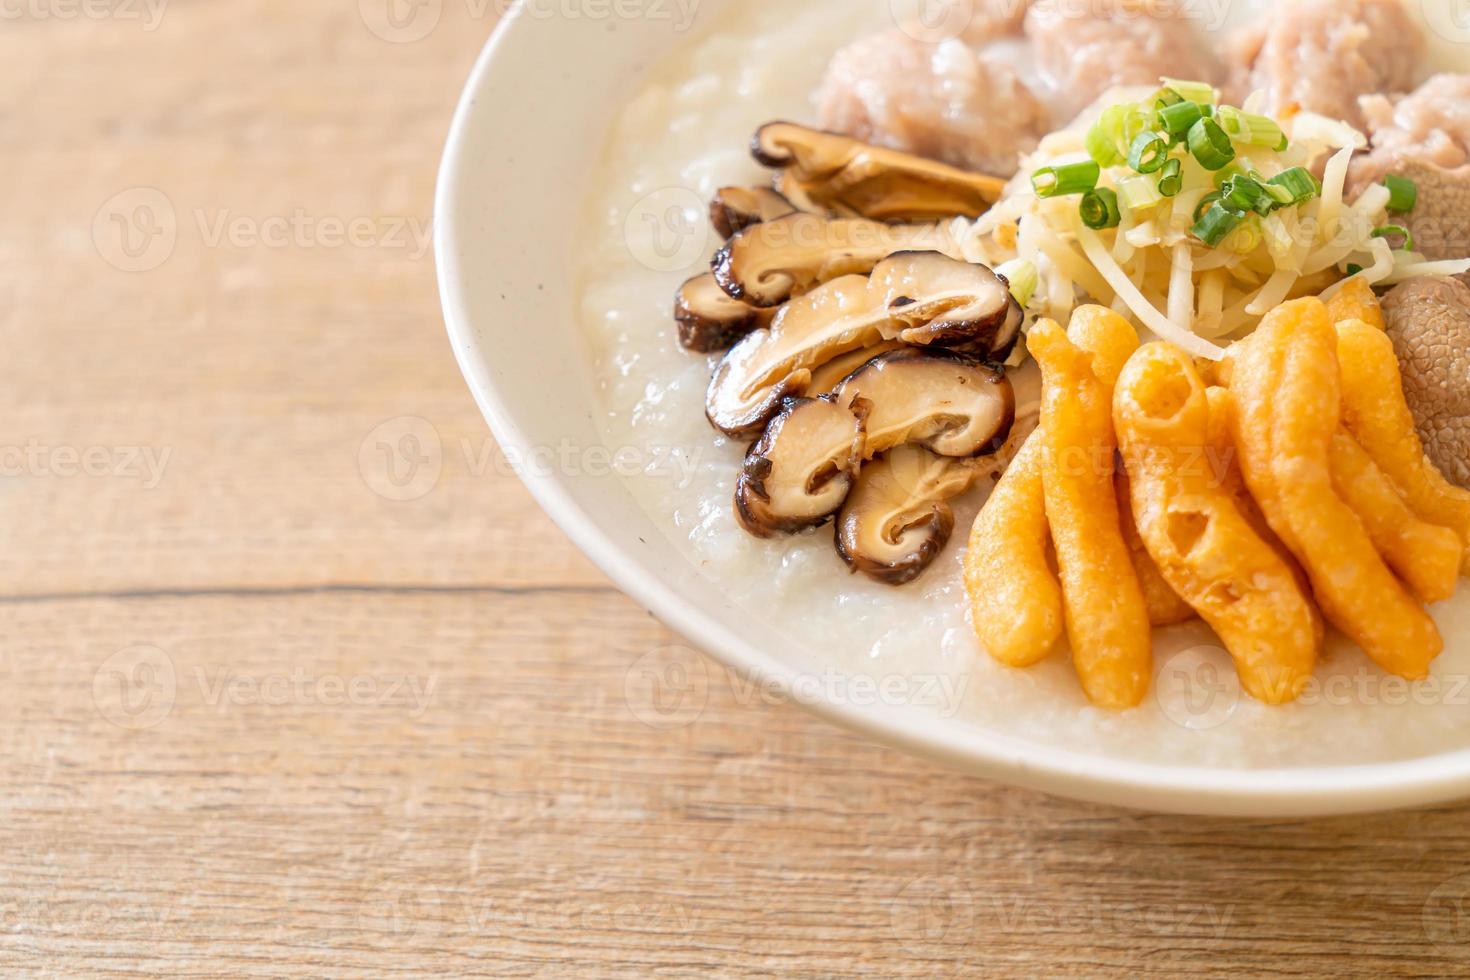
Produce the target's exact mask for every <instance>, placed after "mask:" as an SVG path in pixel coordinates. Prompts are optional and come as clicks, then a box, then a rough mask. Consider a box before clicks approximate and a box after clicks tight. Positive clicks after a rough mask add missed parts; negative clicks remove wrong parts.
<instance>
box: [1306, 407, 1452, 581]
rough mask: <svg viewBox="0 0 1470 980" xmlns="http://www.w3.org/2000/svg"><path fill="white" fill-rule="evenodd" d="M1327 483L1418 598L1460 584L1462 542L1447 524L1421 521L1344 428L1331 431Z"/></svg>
mask: <svg viewBox="0 0 1470 980" xmlns="http://www.w3.org/2000/svg"><path fill="white" fill-rule="evenodd" d="M1331 464H1332V486H1333V487H1334V488H1335V489H1336V490H1337V493H1338V496H1340V497H1342V499H1343V502H1344V503H1346V504H1347V505H1348V506H1349V507H1351V508H1352V509H1353V511H1354V513H1356V514H1357V515H1358V518H1359V519H1360V520H1361V521H1362V522H1363V527H1364V529H1365V530H1366V531H1367V532H1368V537H1369V538H1370V539H1371V540H1372V542H1373V546H1374V547H1375V548H1377V549H1378V553H1379V554H1380V555H1382V556H1383V560H1384V561H1385V562H1387V563H1388V567H1389V568H1391V569H1393V570H1394V571H1395V572H1397V573H1398V576H1399V578H1401V579H1403V580H1404V584H1405V585H1407V586H1408V587H1409V591H1411V592H1413V593H1414V595H1415V596H1417V597H1418V599H1419V601H1420V602H1443V601H1444V600H1445V599H1448V598H1449V597H1450V596H1452V595H1454V594H1455V587H1456V586H1458V585H1459V584H1460V564H1461V562H1462V561H1463V560H1464V552H1465V549H1464V547H1463V546H1462V545H1461V544H1460V538H1459V535H1457V534H1455V532H1454V531H1452V530H1450V529H1449V528H1447V527H1440V526H1439V525H1438V524H1430V523H1428V522H1426V521H1421V520H1420V519H1419V515H1417V514H1415V513H1414V512H1413V510H1411V509H1410V508H1409V505H1408V504H1406V503H1405V502H1404V498H1403V497H1402V496H1400V494H1399V491H1398V489H1397V488H1396V487H1395V486H1394V485H1393V481H1392V480H1390V479H1389V478H1388V477H1387V476H1385V475H1384V473H1383V470H1381V469H1379V468H1378V464H1376V463H1374V462H1373V459H1372V457H1370V456H1369V455H1368V453H1367V452H1365V451H1364V449H1363V447H1362V446H1360V445H1358V442H1357V440H1356V439H1354V438H1353V437H1352V436H1351V435H1350V434H1349V433H1348V432H1347V431H1346V430H1344V429H1341V428H1339V429H1338V430H1337V434H1336V435H1334V436H1333V437H1332V455H1331Z"/></svg>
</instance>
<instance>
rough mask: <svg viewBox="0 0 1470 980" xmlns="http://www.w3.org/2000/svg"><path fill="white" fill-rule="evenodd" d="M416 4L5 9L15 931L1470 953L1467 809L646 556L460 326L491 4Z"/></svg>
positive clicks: (1320, 968)
mask: <svg viewBox="0 0 1470 980" xmlns="http://www.w3.org/2000/svg"><path fill="white" fill-rule="evenodd" d="M385 2H386V0H362V2H361V3H359V2H358V0H317V2H313V3H295V2H287V0H236V2H233V3H222V2H218V0H215V2H209V0H176V2H174V3H172V4H168V5H166V6H160V4H159V2H157V0H155V3H154V4H153V5H152V6H150V5H148V4H146V3H144V2H143V0H136V2H134V0H109V2H106V3H100V4H98V5H91V6H88V5H82V4H79V3H74V2H68V0H27V2H26V3H17V4H12V5H8V6H6V7H5V8H4V11H5V20H4V29H3V31H0V58H3V63H4V64H5V65H6V66H7V67H6V71H5V78H6V80H7V81H8V83H9V84H7V85H6V86H4V89H3V92H0V100H3V111H0V141H3V145H4V150H5V162H6V170H7V174H8V177H9V179H7V180H6V181H5V182H4V183H3V189H0V201H3V214H4V217H3V219H0V259H3V261H0V288H3V303H0V326H3V330H4V337H5V340H6V341H7V343H6V354H7V358H8V362H9V363H8V368H9V370H8V371H7V372H6V384H5V385H4V386H3V388H0V401H3V407H4V410H5V413H4V418H5V422H4V424H3V426H0V432H3V435H0V475H3V479H0V494H3V502H4V513H5V515H6V519H5V520H4V522H3V524H0V536H3V547H0V608H3V610H4V613H5V617H6V619H7V629H6V632H5V636H6V640H5V643H4V657H3V658H0V679H3V682H4V690H5V691H6V692H7V696H6V698H5V699H4V701H3V711H0V781H3V785H0V800H3V808H4V813H3V816H4V819H3V822H0V844H3V847H0V973H3V974H4V975H6V976H57V977H79V976H92V975H118V976H122V975H128V976H191V977H206V976H208V977H214V976H239V977H257V976H258V977H265V976H342V977H390V976H424V975H445V974H449V975H472V974H478V975H498V976H519V975H543V976H557V977H561V976H627V977H647V976H690V977H694V976H701V977H702V976H772V977H777V976H779V977H787V976H807V975H809V976H834V977H835V976H880V977H898V976H914V977H933V976H950V975H953V976H1016V977H1036V976H1057V977H1095V976H1145V975H1146V976H1170V977H1180V976H1189V977H1204V976H1220V977H1224V976H1237V975H1246V976H1252V975H1254V976H1264V975H1272V974H1275V975H1289V976H1296V977H1307V976H1324V977H1326V976H1331V977H1341V976H1349V975H1358V976H1389V975H1392V976H1422V977H1429V976H1448V975H1454V974H1463V973H1464V972H1465V971H1466V970H1467V968H1470V905H1467V904H1466V902H1467V900H1470V820H1467V813H1470V811H1467V810H1466V809H1465V808H1462V807H1446V808H1441V809H1434V810H1426V811H1420V812H1413V813H1398V814H1388V815H1383V816H1373V817H1363V818H1355V819H1342V820H1330V821H1314V822H1264V821H1225V820H1200V819H1185V818H1177V817H1162V816H1150V815H1142V814H1137V813H1128V812H1123V811H1118V810H1112V809H1105V808H1099V807H1094V806H1086V805H1081V804H1076V803H1070V802H1065V801H1061V800H1056V799H1050V798H1046V797H1043V796H1040V795H1037V794H1033V793H1028V792H1022V791H1017V790H1011V789H1006V788H1002V787H997V786H994V785H989V784H987V783H984V782H981V781H978V780H974V779H970V778H966V777H963V776H959V775H956V774H954V773H952V772H947V771H943V770H941V769H938V768H935V767H933V766H930V765H927V764H924V763H921V762H918V761H915V760H914V759H911V758H907V757H904V756H901V755H899V754H897V753H894V752H891V751H888V750H885V749H882V748H879V747H875V746H873V745H870V744H867V743H865V742H864V741H862V740H860V739H858V738H856V737H853V736H849V735H847V734H844V733H841V732H839V731H836V730H833V729H832V728H830V727H828V726H827V725H825V724H823V723H820V722H818V721H816V720H814V719H812V718H810V717H808V716H807V715H805V714H804V713H802V712H801V711H800V710H798V709H796V708H793V707H790V706H786V705H781V704H771V703H766V701H765V700H763V699H762V698H760V697H752V696H751V694H750V693H749V692H748V691H747V690H745V689H743V688H741V687H740V686H739V685H734V684H732V683H730V681H729V680H728V679H727V678H726V676H725V675H724V673H723V672H722V671H720V670H719V669H718V668H716V667H714V666H712V665H709V664H707V663H706V662H705V661H704V660H702V659H701V658H700V657H699V656H698V655H697V654H696V653H695V652H693V651H691V650H689V649H688V648H687V647H686V646H684V645H683V644H682V642H681V641H680V640H679V639H678V638H677V637H675V636H673V635H671V634H670V633H669V632H668V631H666V630H665V629H663V628H662V627H661V626H660V625H659V624H658V623H656V622H655V621H654V620H653V619H652V618H650V617H649V616H648V615H647V614H646V613H644V612H643V611H641V610H640V609H639V608H637V607H636V606H635V605H634V604H633V603H632V602H630V601H629V600H627V599H626V598H624V597H622V596H621V595H620V594H619V593H618V592H616V591H615V590H614V589H612V588H611V587H610V586H609V585H608V584H607V583H606V581H605V580H604V579H603V578H602V577H601V575H599V574H598V573H597V572H596V571H595V570H594V569H593V568H592V567H591V566H590V565H589V564H588V563H587V562H586V561H585V560H584V559H583V558H581V557H580V556H579V554H578V553H577V552H576V551H575V549H573V548H572V546H571V545H570V544H569V543H567V542H566V540H565V539H563V538H562V537H561V535H560V534H559V533H558V532H557V531H556V530H555V529H554V528H553V526H552V525H551V524H550V522H549V521H547V520H546V519H545V518H544V517H543V516H542V515H541V514H540V512H539V511H538V510H537V508H536V507H535V505H534V504H533V503H532V502H531V500H530V498H529V497H528V496H527V494H526V493H525V492H524V491H523V490H522V488H521V486H520V485H519V483H518V482H517V481H516V480H515V478H514V477H513V476H511V475H510V474H509V472H508V471H507V469H506V467H505V466H504V465H503V463H502V462H501V461H500V460H498V458H497V457H496V455H495V449H494V445H493V443H492V442H490V440H489V438H488V436H487V435H486V432H485V429H484V426H483V423H482V421H481V419H480V418H479V416H478V414H477V413H476V411H475V408H474V406H473V405H472V403H471V401H470V398H469V397H468V395H467V394H466V391H465V389H464V386H463V384H462V383H461V381H460V378H459V376H458V373H457V372H456V370H455V367H454V364H453V362H452V360H451V357H450V352H449V348H448V344H447V343H446V341H445V339H444V336H443V331H442V326H441V323H440V317H439V310H438V303H437V300H436V296H435V289H434V278H433V259H432V255H430V254H429V251H428V243H427V238H426V236H427V234H428V222H429V218H430V201H431V192H432V185H433V179H434V172H435V165H436V162H437V158H438V154H439V151H440V147H441V145H442V140H443V136H444V133H445V129H446V126H447V123H448V119H449V114H450V111H451V109H452V106H453V103H454V100H455V97H456V95H457V93H458V90H459V88H460V85H461V83H462V81H463V79H464V78H465V76H466V74H467V72H468V70H469V66H470V63H471V61H472V59H473V57H474V56H475V54H476V53H477V51H478V50H479V48H480V46H481V44H482V42H483V41H484V39H485V37H486V36H487V35H488V33H489V31H490V28H491V26H492V21H493V11H494V10H496V9H498V5H497V4H495V3H489V4H479V3H466V2H463V0H443V2H442V3H440V2H439V0H432V2H431V3H429V4H428V5H427V6H424V5H422V4H421V5H419V6H418V7H416V6H415V5H413V4H410V3H401V5H400V6H399V7H396V8H395V10H396V12H397V14H398V17H399V19H398V20H396V21H393V22H388V21H385V20H384V11H383V6H384V3H385ZM394 2H395V3H400V0H394ZM420 9H422V10H425V11H427V12H428V13H429V14H432V15H433V17H432V23H429V24H428V28H427V30H422V28H423V27H424V22H422V21H413V20H412V19H411V18H412V17H413V16H414V15H415V11H418V10H420ZM405 17H408V18H410V19H409V20H404V18H405ZM405 23H406V24H408V25H409V27H408V28H404V27H402V25H403V24H405ZM394 24H397V25H399V27H397V28H395V27H393V25H394ZM385 25H386V27H385ZM420 34H421V35H422V36H419V35H420ZM384 35H386V37H385V36H384ZM410 35H412V37H410ZM354 229H355V231H354ZM344 236H345V237H344ZM405 435H416V436H422V437H423V438H424V439H425V440H430V441H432V440H438V443H437V445H438V446H439V447H440V453H439V456H440V457H442V469H441V471H440V472H439V473H438V476H437V480H434V481H432V482H430V483H429V484H428V486H427V487H424V486H416V487H415V486H408V487H407V489H405V475H404V474H402V473H398V472H394V471H391V470H389V469H388V458H387V457H384V456H383V455H382V454H381V444H384V443H386V444H388V445H390V446H401V445H404V444H403V443H401V442H398V441H396V440H400V439H401V438H403V437H404V436H405ZM410 475H411V474H410ZM411 482H412V481H411V480H410V481H409V483H411ZM420 491H422V492H420ZM401 497H412V499H395V498H401ZM671 680H672V681H673V682H676V683H674V684H673V685H672V686H670V682H671Z"/></svg>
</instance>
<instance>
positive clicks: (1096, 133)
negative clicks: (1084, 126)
mask: <svg viewBox="0 0 1470 980" xmlns="http://www.w3.org/2000/svg"><path fill="white" fill-rule="evenodd" d="M1085 145H1086V146H1087V155H1088V156H1090V157H1092V159H1093V161H1094V162H1096V163H1098V164H1100V165H1102V166H1104V167H1116V166H1117V165H1118V164H1120V163H1123V162H1125V161H1124V159H1123V154H1122V153H1120V152H1118V143H1117V141H1116V140H1114V139H1113V137H1112V136H1111V135H1110V134H1109V133H1108V131H1107V130H1106V129H1104V128H1103V125H1102V123H1098V124H1097V125H1095V126H1093V127H1092V128H1091V129H1089V130H1088V131H1087V142H1086V144H1085Z"/></svg>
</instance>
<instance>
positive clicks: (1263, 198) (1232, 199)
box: [1220, 174, 1277, 218]
mask: <svg viewBox="0 0 1470 980" xmlns="http://www.w3.org/2000/svg"><path fill="white" fill-rule="evenodd" d="M1220 197H1221V200H1223V201H1224V203H1225V206H1226V207H1228V208H1230V210H1232V211H1239V212H1240V213H1241V214H1244V213H1245V212H1247V211H1254V212H1256V214H1259V215H1260V216H1261V217H1263V218H1264V217H1265V216H1266V215H1268V214H1270V213H1271V212H1272V211H1274V210H1276V207H1277V205H1276V201H1275V200H1274V199H1273V198H1272V197H1271V195H1269V194H1267V193H1266V189H1265V188H1264V187H1262V186H1261V184H1260V182H1259V181H1257V180H1255V179H1254V178H1253V177H1250V176H1249V175H1247V174H1236V175H1235V176H1234V177H1231V178H1230V179H1229V180H1227V181H1226V182H1225V186H1224V187H1222V188H1221V189H1220Z"/></svg>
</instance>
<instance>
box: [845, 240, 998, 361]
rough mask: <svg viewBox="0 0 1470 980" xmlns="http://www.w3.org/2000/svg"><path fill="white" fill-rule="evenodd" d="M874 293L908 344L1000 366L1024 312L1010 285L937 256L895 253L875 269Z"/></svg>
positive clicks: (985, 270) (975, 267) (965, 264)
mask: <svg viewBox="0 0 1470 980" xmlns="http://www.w3.org/2000/svg"><path fill="white" fill-rule="evenodd" d="M871 279H872V288H875V289H880V290H882V291H883V292H884V295H885V299H886V302H887V306H888V309H889V312H890V313H891V314H892V315H893V316H894V317H895V318H896V319H898V320H899V321H901V322H902V323H903V325H904V330H903V331H902V332H901V333H900V334H899V335H898V336H899V338H900V339H901V340H903V341H905V342H907V343H910V344H921V345H924V346H932V347H948V348H952V349H954V350H959V351H963V352H965V353H967V354H974V355H976V356H978V357H982V358H984V359H986V360H990V361H995V362H1001V361H1004V360H1005V359H1006V358H1007V357H1009V356H1010V353H1011V350H1012V348H1014V347H1015V346H1016V340H1017V338H1018V337H1020V335H1021V324H1022V322H1023V321H1024V320H1025V312H1024V311H1023V310H1022V309H1021V304H1020V303H1018V302H1016V298H1015V297H1014V296H1012V295H1011V290H1010V285H1009V284H1008V283H1007V282H1006V281H1005V279H1004V278H1003V277H1002V276H998V275H996V274H995V272H993V271H992V270H991V269H989V268H988V267H986V266H983V265H977V264H975V263H972V262H959V261H956V260H955V259H951V258H949V257H948V256H946V255H941V254H940V253H938V252H899V253H898V254H896V255H890V256H889V257H888V258H886V259H884V260H883V261H882V262H880V263H879V264H878V266H877V267H876V268H874V270H873V274H872V277H871Z"/></svg>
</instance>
